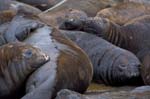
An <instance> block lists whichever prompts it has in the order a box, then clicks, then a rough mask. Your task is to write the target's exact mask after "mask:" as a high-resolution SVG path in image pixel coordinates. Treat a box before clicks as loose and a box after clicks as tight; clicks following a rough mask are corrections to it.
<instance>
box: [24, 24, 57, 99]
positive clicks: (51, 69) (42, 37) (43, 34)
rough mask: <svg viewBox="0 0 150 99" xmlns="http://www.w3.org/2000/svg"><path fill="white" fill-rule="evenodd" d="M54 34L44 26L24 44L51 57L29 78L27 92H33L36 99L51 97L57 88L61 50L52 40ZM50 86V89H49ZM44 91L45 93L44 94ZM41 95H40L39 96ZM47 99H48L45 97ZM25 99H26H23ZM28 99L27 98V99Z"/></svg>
mask: <svg viewBox="0 0 150 99" xmlns="http://www.w3.org/2000/svg"><path fill="white" fill-rule="evenodd" d="M51 33H52V28H50V27H48V26H44V27H42V28H39V29H38V30H37V31H35V33H33V34H32V35H31V36H30V37H28V38H27V39H26V40H25V41H24V42H26V43H29V44H32V45H33V46H36V47H38V48H40V49H41V50H42V51H43V52H45V53H46V54H47V55H48V56H49V57H50V61H49V62H47V63H46V64H44V65H43V66H42V67H41V68H39V69H38V70H37V71H35V72H34V73H33V74H32V75H31V76H30V78H29V80H28V82H27V86H26V91H27V93H28V92H32V91H33V93H34V94H33V96H32V97H38V98H36V99H41V98H40V96H41V97H42V98H43V95H40V94H43V92H44V94H47V95H48V96H47V95H45V96H47V97H51V96H50V95H51V94H52V93H51V92H52V89H53V86H55V85H54V84H55V78H56V68H57V64H56V63H57V57H58V56H59V50H58V49H57V48H56V45H55V44H54V42H55V41H54V40H53V39H52V38H51V36H50V34H51ZM47 86H49V88H48V87H47ZM42 91H43V92H42ZM37 93H39V95H37ZM27 97H29V98H30V94H29V95H28V94H27ZM44 98H46V97H44ZM23 99H24V98H23ZM25 99H26V98H25Z"/></svg>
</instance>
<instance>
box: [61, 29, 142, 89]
mask: <svg viewBox="0 0 150 99" xmlns="http://www.w3.org/2000/svg"><path fill="white" fill-rule="evenodd" d="M63 34H64V35H66V36H67V37H68V38H70V39H71V40H72V41H73V42H75V43H76V44H77V45H78V46H80V47H81V48H82V49H83V50H84V51H85V52H86V53H87V55H88V56H89V58H90V59H91V62H92V64H93V69H94V76H93V79H94V80H95V81H97V82H99V83H104V84H107V85H115V86H119V85H128V84H134V85H135V84H137V82H139V84H140V82H142V79H140V78H141V76H140V69H139V68H140V66H141V63H140V61H139V60H138V59H137V57H136V56H135V55H134V54H132V53H131V52H129V51H127V50H124V49H121V48H119V47H117V46H114V45H112V44H111V43H109V42H107V41H106V40H103V39H102V38H100V37H97V36H95V35H92V34H89V33H86V32H80V31H64V32H63Z"/></svg>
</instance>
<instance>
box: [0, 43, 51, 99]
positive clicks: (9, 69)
mask: <svg viewBox="0 0 150 99" xmlns="http://www.w3.org/2000/svg"><path fill="white" fill-rule="evenodd" d="M48 60H49V57H48V56H47V55H46V54H45V53H43V52H42V51H41V50H39V49H38V48H35V47H33V46H31V45H29V44H24V43H19V42H18V43H17V42H15V43H9V44H6V45H3V46H1V47H0V98H1V99H6V97H7V98H8V97H9V96H11V95H14V94H16V93H15V92H19V91H20V88H21V87H22V85H23V83H24V81H25V80H26V79H27V77H28V76H29V75H30V74H31V73H32V72H33V71H34V70H36V69H37V68H39V67H40V66H41V65H43V64H44V63H46V62H47V61H48ZM11 98H12V97H11Z"/></svg>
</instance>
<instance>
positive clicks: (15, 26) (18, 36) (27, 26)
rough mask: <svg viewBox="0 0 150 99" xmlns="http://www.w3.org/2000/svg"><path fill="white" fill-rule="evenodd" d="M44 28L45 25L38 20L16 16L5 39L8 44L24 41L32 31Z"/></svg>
mask: <svg viewBox="0 0 150 99" xmlns="http://www.w3.org/2000/svg"><path fill="white" fill-rule="evenodd" d="M42 26H43V24H42V23H41V22H39V21H37V20H32V19H28V18H24V16H15V17H14V18H13V20H12V21H11V23H10V25H9V28H8V30H7V31H6V33H5V34H4V38H5V40H6V42H7V43H9V42H13V41H23V40H24V39H25V38H26V37H27V36H28V35H29V34H30V33H31V31H34V30H36V29H37V28H39V27H42Z"/></svg>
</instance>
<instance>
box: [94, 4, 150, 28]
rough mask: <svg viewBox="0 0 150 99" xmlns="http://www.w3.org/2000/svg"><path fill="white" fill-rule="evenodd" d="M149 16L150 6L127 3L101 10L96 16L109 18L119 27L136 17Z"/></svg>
mask: <svg viewBox="0 0 150 99" xmlns="http://www.w3.org/2000/svg"><path fill="white" fill-rule="evenodd" d="M148 14H150V6H149V5H145V4H142V3H134V2H129V3H128V2H127V3H121V4H119V5H116V6H114V7H111V8H106V9H104V10H101V11H100V12H98V13H97V15H96V16H97V17H103V18H108V19H110V20H111V21H113V22H115V23H117V24H119V25H124V24H125V23H126V22H128V21H130V20H132V19H134V18H136V17H139V16H142V15H148Z"/></svg>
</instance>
